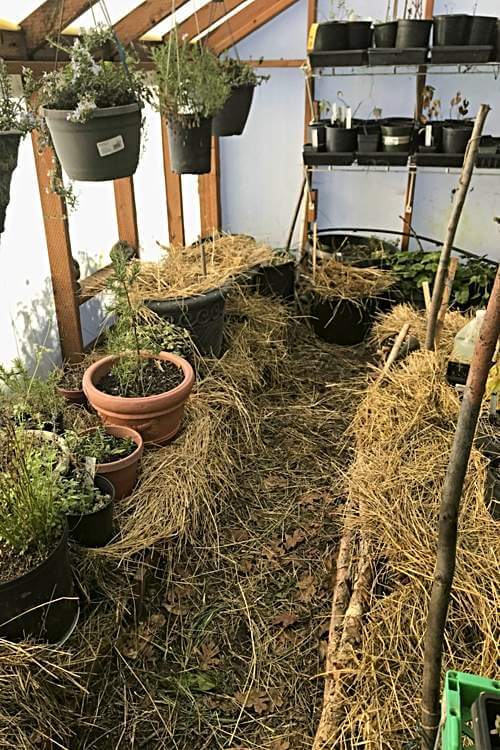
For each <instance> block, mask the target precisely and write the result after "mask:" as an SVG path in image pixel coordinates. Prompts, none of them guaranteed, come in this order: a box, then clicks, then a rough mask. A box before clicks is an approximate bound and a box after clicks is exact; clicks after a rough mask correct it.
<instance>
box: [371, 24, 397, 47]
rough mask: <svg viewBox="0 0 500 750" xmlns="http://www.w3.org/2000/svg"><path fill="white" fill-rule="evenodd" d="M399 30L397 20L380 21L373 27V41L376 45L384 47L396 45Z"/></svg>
mask: <svg viewBox="0 0 500 750" xmlns="http://www.w3.org/2000/svg"><path fill="white" fill-rule="evenodd" d="M397 31H398V22H397V21H388V22H387V23H378V24H377V25H376V26H375V28H374V29H373V43H374V45H375V47H383V48H385V49H388V48H391V47H395V46H396V34H397Z"/></svg>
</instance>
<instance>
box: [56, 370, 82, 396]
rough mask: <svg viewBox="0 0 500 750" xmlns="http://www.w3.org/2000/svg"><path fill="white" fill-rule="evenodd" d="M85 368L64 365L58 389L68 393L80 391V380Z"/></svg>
mask: <svg viewBox="0 0 500 750" xmlns="http://www.w3.org/2000/svg"><path fill="white" fill-rule="evenodd" d="M85 369H86V367H83V366H82V365H66V366H65V367H64V370H63V372H62V375H61V377H60V378H59V382H58V386H59V388H64V389H65V390H68V391H81V390H82V378H83V373H84V372H85Z"/></svg>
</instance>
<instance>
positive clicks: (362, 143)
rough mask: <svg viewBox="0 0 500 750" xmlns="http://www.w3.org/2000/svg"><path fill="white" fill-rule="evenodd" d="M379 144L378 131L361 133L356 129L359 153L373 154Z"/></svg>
mask: <svg viewBox="0 0 500 750" xmlns="http://www.w3.org/2000/svg"><path fill="white" fill-rule="evenodd" d="M379 144H380V132H378V133H362V132H361V131H358V152H359V153H360V154H373V153H374V152H375V151H378V148H379Z"/></svg>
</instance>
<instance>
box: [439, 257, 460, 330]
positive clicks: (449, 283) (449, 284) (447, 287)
mask: <svg viewBox="0 0 500 750" xmlns="http://www.w3.org/2000/svg"><path fill="white" fill-rule="evenodd" d="M457 268H458V258H452V259H451V260H450V265H449V268H448V273H447V274H446V281H445V283H444V290H443V299H442V302H441V308H440V310H439V315H438V319H437V323H436V335H435V342H436V345H437V344H438V343H439V339H440V338H441V331H442V330H443V324H444V319H445V317H446V313H447V312H448V305H449V302H450V297H451V291H452V289H453V281H454V280H455V274H456V272H457Z"/></svg>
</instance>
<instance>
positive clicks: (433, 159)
mask: <svg viewBox="0 0 500 750" xmlns="http://www.w3.org/2000/svg"><path fill="white" fill-rule="evenodd" d="M464 156H465V154H426V153H420V152H417V153H416V154H415V164H416V165H417V167H461V166H462V164H463V163H464Z"/></svg>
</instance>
